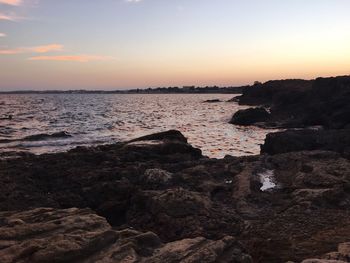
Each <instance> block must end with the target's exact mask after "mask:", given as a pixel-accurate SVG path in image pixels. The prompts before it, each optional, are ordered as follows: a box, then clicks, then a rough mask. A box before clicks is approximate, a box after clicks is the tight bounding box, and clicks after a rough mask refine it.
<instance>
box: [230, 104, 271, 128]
mask: <svg viewBox="0 0 350 263" xmlns="http://www.w3.org/2000/svg"><path fill="white" fill-rule="evenodd" d="M269 115H270V114H269V113H268V112H267V111H266V110H265V109H264V108H250V109H246V110H239V111H237V112H236V113H235V114H234V115H233V116H232V119H231V121H230V123H231V124H236V125H252V124H255V123H257V122H264V121H267V120H268V119H269Z"/></svg>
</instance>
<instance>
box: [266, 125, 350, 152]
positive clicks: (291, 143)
mask: <svg viewBox="0 0 350 263" xmlns="http://www.w3.org/2000/svg"><path fill="white" fill-rule="evenodd" d="M312 150H326V151H335V152H338V153H341V154H342V155H345V156H350V129H344V130H343V129H341V130H289V131H284V132H276V133H270V134H268V135H267V136H266V139H265V143H264V144H263V145H262V147H261V152H262V153H268V154H279V153H286V152H297V151H312Z"/></svg>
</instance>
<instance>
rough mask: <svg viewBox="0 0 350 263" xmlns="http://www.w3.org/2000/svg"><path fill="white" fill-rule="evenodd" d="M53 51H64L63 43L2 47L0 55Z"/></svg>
mask: <svg viewBox="0 0 350 263" xmlns="http://www.w3.org/2000/svg"><path fill="white" fill-rule="evenodd" d="M53 51H63V45H60V44H50V45H43V46H35V47H19V48H12V49H0V55H15V54H22V53H48V52H53Z"/></svg>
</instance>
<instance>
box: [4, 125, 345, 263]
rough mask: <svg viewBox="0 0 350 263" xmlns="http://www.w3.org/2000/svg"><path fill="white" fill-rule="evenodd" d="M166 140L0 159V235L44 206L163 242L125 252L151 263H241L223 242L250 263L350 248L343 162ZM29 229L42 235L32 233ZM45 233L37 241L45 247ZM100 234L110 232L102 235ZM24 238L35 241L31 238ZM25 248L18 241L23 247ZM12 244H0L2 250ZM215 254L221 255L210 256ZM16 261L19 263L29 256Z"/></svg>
mask: <svg viewBox="0 0 350 263" xmlns="http://www.w3.org/2000/svg"><path fill="white" fill-rule="evenodd" d="M168 135H169V136H167V133H163V134H157V135H155V136H148V137H146V138H145V137H144V138H142V139H141V140H135V141H133V142H126V143H118V144H114V145H104V146H98V147H92V148H84V147H80V148H77V149H75V150H72V151H69V152H67V153H58V154H46V155H40V156H34V155H28V156H23V157H21V158H19V159H10V160H1V161H0V211H3V213H2V214H1V215H0V232H1V231H2V230H1V229H7V230H6V231H8V227H9V226H8V223H6V222H8V221H9V222H12V223H11V224H13V225H17V224H19V225H20V224H23V222H29V221H28V220H27V219H26V217H25V216H24V214H22V213H26V211H27V210H28V209H35V208H41V207H52V208H53V210H52V211H51V212H54V213H53V214H56V215H57V216H58V214H57V213H58V212H57V211H65V210H61V209H66V208H71V207H78V208H81V209H83V208H86V207H88V208H89V209H91V210H93V211H94V212H96V213H97V214H98V215H99V216H103V217H104V218H106V220H107V222H108V223H109V224H110V225H112V226H113V227H114V229H117V230H118V231H124V230H125V229H126V228H132V229H134V230H133V231H136V232H137V233H138V234H137V235H142V233H148V232H149V231H151V232H152V233H154V234H155V235H156V236H157V239H158V240H160V242H161V244H160V245H158V246H156V248H153V247H151V248H149V246H148V245H147V246H145V249H141V250H137V249H136V248H137V247H143V245H142V246H141V245H139V244H137V246H136V248H135V246H134V245H132V246H131V247H132V248H133V249H134V250H130V251H131V252H130V253H132V255H134V254H135V253H136V254H135V255H136V256H137V257H141V258H147V259H149V262H157V261H154V260H155V259H157V255H158V256H159V255H161V256H159V257H158V258H160V257H163V256H164V257H165V256H166V257H167V255H170V254H171V255H174V253H175V252H176V251H177V252H178V253H179V254H181V255H187V256H188V257H189V256H190V255H195V254H196V253H194V252H189V253H187V252H186V251H189V250H187V248H188V247H191V246H192V245H191V244H194V245H193V246H192V247H191V249H192V250H191V251H194V250H196V251H197V249H195V248H198V249H199V250H198V251H206V250H205V249H204V248H208V252H206V253H210V254H208V257H207V256H204V252H203V253H202V252H200V254H198V255H199V257H201V258H202V260H203V259H206V258H210V259H211V258H213V259H215V260H217V262H222V261H220V260H221V259H227V260H228V261H223V262H241V261H235V260H233V258H234V257H233V255H236V254H237V253H236V252H235V249H231V245H229V246H228V247H226V245H222V244H226V243H225V242H227V236H233V237H234V240H235V241H234V244H236V241H239V242H241V243H242V246H243V248H245V249H247V253H248V254H250V255H251V256H252V257H253V260H254V261H257V262H286V261H288V260H293V261H295V262H300V261H302V260H304V259H306V258H312V257H315V256H318V255H323V254H326V253H327V252H329V251H335V250H336V246H337V244H339V243H344V242H349V237H350V210H349V207H350V190H349V189H350V178H349V175H350V162H349V160H348V159H347V158H345V157H346V156H344V155H343V154H341V153H336V152H334V151H333V152H330V151H319V150H314V151H303V152H300V151H299V152H288V153H283V154H275V155H260V156H250V157H239V158H236V157H230V156H227V157H225V158H224V159H209V158H206V157H203V156H202V155H201V153H200V150H198V149H195V148H193V147H192V146H191V145H189V144H187V143H186V142H185V140H184V139H183V138H182V137H183V136H182V135H181V134H180V133H178V132H174V131H172V132H170V133H168ZM174 135H175V136H174ZM266 185H268V186H266ZM15 210H16V211H17V212H16V211H15ZM91 210H79V209H78V210H73V211H79V212H77V213H79V217H83V215H81V213H82V212H81V211H85V212H86V211H88V212H86V213H87V214H88V215H89V216H88V218H90V219H91V217H90V215H91V214H92V212H91ZM8 211H13V212H8ZM18 211H19V212H18ZM21 211H22V212H21ZM69 211H70V210H69ZM27 212H28V211H27ZM40 213H41V212H40ZM40 213H39V214H40ZM59 213H63V212H59ZM74 213H75V212H74ZM44 214H45V216H44ZM46 214H47V213H46V212H44V213H41V215H40V216H38V219H35V220H36V222H38V221H40V220H44V219H45V218H46ZM66 217H67V220H68V219H69V218H70V217H69V216H68V215H67V216H66ZM94 217H96V215H94V216H93V218H94ZM6 218H12V219H13V220H7V219H6ZM83 218H85V216H84V217H83ZM5 219H6V220H5ZM17 219H18V220H17ZM39 219H40V220H39ZM90 219H88V220H87V221H89V220H90ZM26 220H27V221H26ZM31 220H32V219H31ZM35 220H34V219H33V220H32V222H35ZM72 220H73V219H72ZM84 220H85V219H84ZM91 220H92V219H91ZM94 220H95V219H94ZM99 220H100V219H99ZM22 221H23V222H22ZM40 222H42V221H40ZM57 222H59V221H57ZM74 222H79V220H78V221H74V220H73V221H69V220H68V221H64V220H61V223H58V225H56V226H55V227H57V229H58V228H60V227H64V226H65V225H67V224H69V225H71V226H72V227H74V224H75V223H74ZM84 222H85V221H84ZM95 222H96V221H95ZM99 222H100V221H99ZM104 222H105V221H104ZM79 224H80V223H79ZM101 224H102V225H103V226H105V223H101ZM30 228H31V229H33V231H34V230H35V231H37V230H38V231H39V230H40V229H41V228H40V227H39V226H38V227H37V228H35V227H33V225H32V226H31V227H30ZM77 228H79V229H80V230H79V231H80V232H79V231H78V232H77V233H78V234H77V235H79V233H82V236H83V237H84V235H85V234H83V233H84V231H85V230H86V229H91V231H92V232H96V231H95V230H94V228H90V226H89V227H88V228H86V227H85V228H84V227H83V225H81V224H80V225H77ZM12 230H13V229H12ZM117 230H112V231H116V232H118V231H117ZM45 231H46V230H45ZM45 231H44V232H43V233H41V234H40V237H45V238H46V234H45ZM50 231H51V230H50ZM82 231H83V232H82ZM107 231H111V230H110V228H109V226H108V229H107ZM97 232H98V231H97ZM31 233H33V235H32V236H34V237H35V239H36V236H37V233H36V232H31ZM67 233H69V232H67ZM108 233H109V232H108ZM154 234H152V236H154ZM89 235H90V234H89ZM113 235H114V234H113ZM118 235H119V234H118ZM118 235H117V237H118ZM128 235H129V234H128ZM30 236H31V235H28V239H29V238H30ZM56 236H58V235H55V237H56ZM68 237H69V235H68ZM91 237H95V236H94V235H92V236H91ZM107 237H108V238H109V234H108V236H107ZM56 238H57V237H56ZM69 238H71V237H69ZM74 238H76V237H74ZM74 238H73V237H72V240H75V239H74ZM28 239H27V236H26V238H24V239H23V240H27V241H28ZM229 239H230V240H231V238H229ZM4 240H7V239H4ZM14 240H15V239H14ZM55 240H56V239H54V238H52V241H51V239H50V241H49V242H48V243H50V242H56V241H55ZM94 240H95V239H94ZM103 240H104V239H103ZM108 240H109V239H108ZM118 240H121V239H117V241H115V242H118ZM152 240H155V239H153V238H152ZM203 240H204V241H203ZM209 240H212V241H209ZM10 241H11V240H10ZM64 242H66V241H64ZM67 242H68V241H67ZM74 242H78V241H74ZM81 242H83V241H81ZM84 242H85V241H84ZM89 242H90V241H89ZM94 242H97V241H94ZM108 242H110V241H108ZM169 242H170V244H169V245H168V243H169ZM174 242H175V243H174ZM212 242H214V243H212ZM10 243H11V242H10ZM10 243H9V242H8V241H6V242H5V241H4V242H3V243H1V242H0V244H2V245H1V246H3V248H4V249H6V248H8V247H9V245H8V244H10ZM29 243H30V242H29ZM78 243H79V242H78ZM112 243H113V242H112ZM151 243H152V242H151ZM64 244H65V243H64ZM79 244H83V243H79ZM84 244H86V243H84ZM88 244H89V243H87V245H86V246H87V247H88V249H87V250H88V251H90V247H89V246H88ZM94 244H99V243H98V242H97V243H94ZM108 244H109V243H108ZM147 244H148V243H147ZM152 244H153V243H152ZM199 244H204V245H203V247H202V245H199ZM84 246H85V245H84ZM106 246H107V248H106V249H102V250H99V252H96V253H104V252H103V251H105V250H106V251H114V250H110V249H109V248H108V247H109V246H111V247H112V246H114V243H113V245H106ZM56 247H58V248H59V247H60V246H58V245H57V246H56ZM62 247H63V248H62V249H65V246H64V245H62ZM76 247H77V249H78V250H79V251H80V248H79V246H78V245H77V246H76ZM123 247H124V246H123ZM220 247H221V248H222V249H221V248H220ZM233 247H234V248H237V246H236V245H234V246H233ZM238 247H239V246H238ZM202 248H203V249H202ZM211 248H215V249H211ZM0 250H1V249H0ZM19 251H20V249H19ZM84 251H86V250H84ZM128 251H129V250H128ZM133 251H136V252H133ZM145 251H146V252H145ZM179 251H180V252H179ZM213 251H215V253H216V254H218V255H219V254H220V256H219V257H216V256H212V255H213V253H214V252H213ZM216 251H219V252H216ZM220 251H223V252H222V253H221V252H220ZM163 252H164V254H159V253H163ZM177 252H176V253H177ZM55 253H56V252H55ZM79 253H80V252H79ZM84 253H85V252H84ZM89 253H90V252H89ZM91 253H92V252H91ZM94 253H95V252H93V254H94ZM113 253H115V252H113ZM118 253H119V252H118ZM118 253H116V254H115V255H119V254H118ZM133 253H134V254H133ZM144 253H146V254H144ZM176 253H175V255H174V256H173V257H174V258H175V259H176V260H178V258H179V257H180V258H181V255H179V254H176ZM29 254H30V253H29ZM238 254H239V253H238ZM23 255H24V258H25V257H26V255H28V254H27V252H23ZM68 255H75V252H74V253H73V252H72V254H70V253H68ZM94 255H95V254H94ZM96 255H97V254H96ZM126 255H131V254H126ZM153 256H154V257H155V258H152V257H153ZM169 257H170V256H169ZM171 257H172V256H171ZM196 257H197V256H196ZM196 257H195V258H196ZM90 258H91V257H90ZM53 259H54V257H53ZM219 259H220V260H219ZM152 260H153V261H152ZM169 260H170V259H169ZM229 260H231V261H229ZM0 261H1V260H0ZM90 262H95V261H93V260H91V261H90ZM170 262H171V261H170ZM175 262H177V261H175ZM185 262H186V261H185ZM190 262H192V261H190ZM194 262H196V261H194ZM243 262H244V261H243Z"/></svg>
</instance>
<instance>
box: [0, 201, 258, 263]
mask: <svg viewBox="0 0 350 263" xmlns="http://www.w3.org/2000/svg"><path fill="white" fill-rule="evenodd" d="M0 218H1V227H0V262H2V263H13V262H23V263H24V262H32V263H36V262H51V263H54V262H86V263H88V262H144V263H146V262H152V263H153V262H154V263H156V262H170V263H176V262H189V263H190V262H193V263H194V262H208V263H209V262H227V263H228V262H241V263H250V262H252V261H251V258H250V256H249V255H247V254H245V253H244V252H243V251H242V250H241V248H240V247H239V244H238V243H237V242H236V240H235V239H234V238H233V237H230V236H226V237H224V238H222V239H220V240H217V241H213V240H208V239H205V238H203V237H197V238H194V239H184V240H179V241H176V242H172V243H167V244H163V243H162V242H161V240H160V239H159V238H158V236H157V235H156V234H154V233H152V232H146V233H142V232H138V231H135V230H132V229H123V230H119V231H116V230H113V229H112V228H111V227H110V226H109V224H108V223H107V221H106V220H105V219H104V218H103V217H100V216H97V215H96V214H95V213H93V212H92V211H91V210H89V209H77V208H70V209H65V210H60V209H52V208H37V209H34V210H29V211H24V212H3V213H0Z"/></svg>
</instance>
